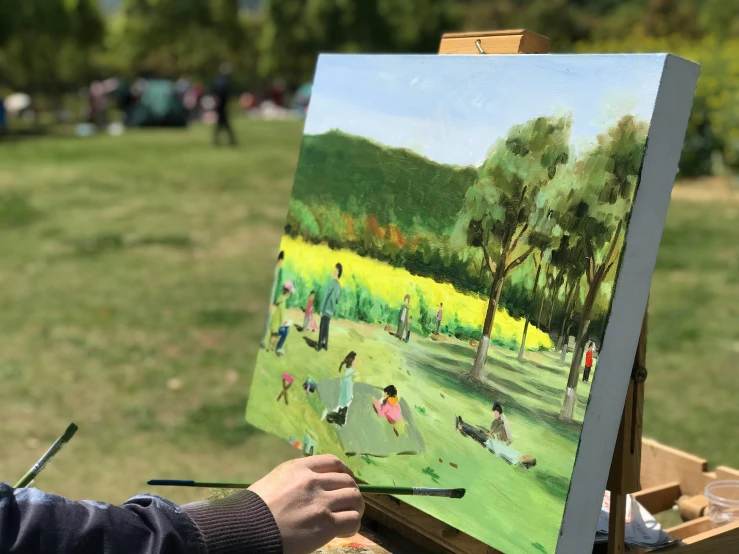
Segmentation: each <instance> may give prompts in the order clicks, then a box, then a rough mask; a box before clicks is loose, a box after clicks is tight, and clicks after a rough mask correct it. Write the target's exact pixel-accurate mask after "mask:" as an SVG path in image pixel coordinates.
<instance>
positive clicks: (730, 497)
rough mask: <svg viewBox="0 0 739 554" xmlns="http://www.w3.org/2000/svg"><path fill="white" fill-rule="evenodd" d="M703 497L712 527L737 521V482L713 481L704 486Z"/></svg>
mask: <svg viewBox="0 0 739 554" xmlns="http://www.w3.org/2000/svg"><path fill="white" fill-rule="evenodd" d="M705 495H706V499H707V500H708V517H709V518H711V523H713V525H714V526H716V527H719V526H721V525H726V524H728V523H733V522H735V521H739V481H714V482H713V483H710V484H709V485H708V486H706V490H705Z"/></svg>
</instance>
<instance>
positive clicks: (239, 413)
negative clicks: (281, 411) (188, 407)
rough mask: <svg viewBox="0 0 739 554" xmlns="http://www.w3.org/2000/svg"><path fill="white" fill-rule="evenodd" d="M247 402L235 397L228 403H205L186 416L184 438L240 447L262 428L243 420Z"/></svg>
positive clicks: (182, 434) (178, 434)
mask: <svg viewBox="0 0 739 554" xmlns="http://www.w3.org/2000/svg"><path fill="white" fill-rule="evenodd" d="M245 407H246V406H245V404H244V401H243V400H241V399H239V398H235V399H233V400H231V401H229V402H227V403H225V404H224V403H222V402H206V403H204V404H201V405H200V406H198V407H197V408H195V409H194V410H192V411H190V413H188V415H187V420H186V422H185V423H184V424H183V426H182V427H183V428H182V429H181V430H182V432H181V433H176V435H177V436H181V437H182V438H183V440H187V441H188V442H192V441H193V440H202V439H206V440H210V441H213V442H217V443H220V444H222V445H224V446H237V445H241V444H243V443H244V441H245V440H246V439H247V438H248V437H250V436H253V435H256V434H260V433H261V431H259V429H257V428H256V427H253V426H251V425H249V424H248V423H246V421H245V420H244V413H245V412H244V409H245Z"/></svg>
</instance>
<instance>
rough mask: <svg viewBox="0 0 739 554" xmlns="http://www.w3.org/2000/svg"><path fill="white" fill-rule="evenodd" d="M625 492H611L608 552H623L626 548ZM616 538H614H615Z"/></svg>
mask: <svg viewBox="0 0 739 554" xmlns="http://www.w3.org/2000/svg"><path fill="white" fill-rule="evenodd" d="M627 498H628V496H627V495H625V494H613V493H611V512H610V519H609V521H608V554H623V553H624V550H625V549H626V545H625V544H624V536H625V534H626V500H627ZM617 537H618V539H617V540H616V538H617Z"/></svg>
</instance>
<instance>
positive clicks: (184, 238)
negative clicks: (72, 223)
mask: <svg viewBox="0 0 739 554" xmlns="http://www.w3.org/2000/svg"><path fill="white" fill-rule="evenodd" d="M67 242H68V244H69V245H70V246H71V247H72V252H71V255H72V256H76V257H94V256H100V255H103V254H111V253H113V252H120V251H121V250H124V249H133V248H139V247H147V246H161V247H165V248H171V249H174V250H190V249H192V248H194V247H195V243H194V241H193V240H192V238H191V237H190V236H189V235H147V236H143V237H141V238H139V239H135V240H129V241H127V240H126V239H125V238H124V237H123V235H122V234H121V233H99V234H97V235H92V236H89V237H82V238H74V239H70V240H68V241H67Z"/></svg>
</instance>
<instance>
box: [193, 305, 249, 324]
mask: <svg viewBox="0 0 739 554" xmlns="http://www.w3.org/2000/svg"><path fill="white" fill-rule="evenodd" d="M249 315H250V314H249V313H248V312H246V311H245V310H229V309H222V308H221V309H215V310H201V311H199V312H198V313H197V316H196V320H197V323H198V324H199V325H202V326H204V327H235V326H237V325H240V324H241V323H243V322H244V321H246V320H247V319H248V318H249Z"/></svg>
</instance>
